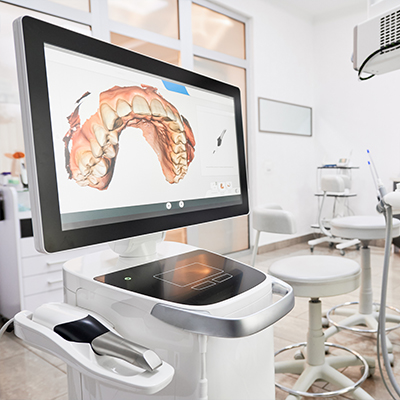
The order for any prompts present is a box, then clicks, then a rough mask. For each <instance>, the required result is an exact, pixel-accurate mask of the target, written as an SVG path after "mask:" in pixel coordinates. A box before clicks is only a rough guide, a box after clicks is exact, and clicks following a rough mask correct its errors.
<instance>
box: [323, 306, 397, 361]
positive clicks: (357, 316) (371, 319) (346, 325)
mask: <svg viewBox="0 0 400 400" xmlns="http://www.w3.org/2000/svg"><path fill="white" fill-rule="evenodd" d="M357 304H359V302H358V301H352V302H347V303H343V304H339V305H338V306H335V307H333V308H331V309H330V310H329V311H328V312H327V313H326V318H327V319H328V321H329V323H330V324H331V325H332V326H331V327H330V328H328V329H327V330H326V331H325V332H324V334H325V339H328V338H329V337H331V336H332V335H334V334H335V333H337V332H339V331H340V330H341V329H344V330H348V331H352V332H358V333H377V330H378V318H379V311H378V310H379V304H378V303H373V309H374V311H373V312H372V313H371V314H361V313H360V312H359V311H356V310H354V309H346V308H347V307H348V306H352V305H357ZM386 308H388V309H389V310H391V311H393V312H395V313H397V314H398V315H395V314H387V315H386V322H392V323H396V324H397V325H395V326H392V327H389V328H386V332H389V331H392V330H394V329H397V328H399V327H400V310H399V309H397V308H395V307H391V306H387V307H386ZM333 314H338V315H344V316H347V318H345V319H344V320H343V321H341V322H340V323H337V322H335V321H334V320H333V319H332V315H333ZM358 325H364V326H366V327H367V328H365V329H364V328H356V326H358ZM386 342H387V348H388V350H389V353H392V352H393V345H392V343H391V342H390V340H389V339H388V337H386Z"/></svg>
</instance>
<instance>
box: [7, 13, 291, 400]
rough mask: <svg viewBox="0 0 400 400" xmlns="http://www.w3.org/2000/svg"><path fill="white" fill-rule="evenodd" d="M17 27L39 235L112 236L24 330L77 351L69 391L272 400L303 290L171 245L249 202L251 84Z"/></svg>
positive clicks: (53, 241)
mask: <svg viewBox="0 0 400 400" xmlns="http://www.w3.org/2000/svg"><path fill="white" fill-rule="evenodd" d="M14 35H15V41H16V52H17V61H18V62H17V65H18V76H19V87H20V97H21V109H22V114H23V127H24V138H25V146H26V152H27V155H26V159H27V164H28V173H29V185H30V195H31V206H32V221H33V230H34V233H35V245H36V247H37V249H38V250H40V251H42V252H49V253H52V252H58V251H63V250H69V249H74V248H78V247H83V246H89V245H94V244H99V243H107V242H108V243H110V246H111V249H110V250H107V251H104V252H97V253H96V252H93V253H92V254H88V255H85V256H83V257H79V258H75V259H73V260H70V261H67V262H66V263H65V264H64V266H63V286H64V303H48V304H43V305H41V306H40V307H39V308H37V309H36V310H35V311H34V312H33V313H32V312H30V311H21V312H20V313H18V314H17V315H16V316H15V320H14V327H15V334H16V335H17V336H18V337H20V338H21V339H22V340H24V341H26V342H27V343H29V344H31V345H33V346H36V347H38V348H40V349H43V350H44V351H47V352H49V353H51V354H53V355H55V356H57V357H59V358H60V359H62V360H63V361H65V362H66V363H67V365H68V391H69V399H70V400H111V399H116V400H128V399H134V400H147V399H149V400H150V399H155V400H178V399H179V400H207V399H208V400H265V399H268V400H271V399H273V398H274V397H275V387H274V352H273V332H272V325H273V324H274V323H275V322H276V321H277V320H279V319H280V318H282V317H283V316H284V315H286V314H287V313H288V312H289V311H290V310H291V309H292V307H293V305H294V298H293V291H292V288H291V287H290V286H289V285H287V284H285V283H284V282H282V281H279V280H278V279H276V278H273V277H271V276H268V275H266V274H264V273H263V272H261V271H258V270H256V269H254V268H252V267H250V266H247V265H245V264H242V263H239V262H237V261H234V260H231V259H229V258H226V257H224V256H221V255H218V254H215V253H210V252H208V251H206V250H201V249H197V248H195V247H193V246H189V245H185V244H179V243H168V242H162V239H163V233H162V232H163V231H165V230H169V229H175V228H179V227H184V226H188V225H194V224H199V223H205V222H210V221H215V220H218V219H222V218H230V217H235V216H239V215H246V214H247V213H248V212H249V206H248V193H247V179H246V162H245V151H244V149H245V146H244V141H243V124H242V117H241V105H240V91H239V89H238V88H235V87H233V86H230V85H228V84H225V83H222V82H218V81H215V80H212V79H211V78H208V77H205V76H201V75H198V74H195V73H193V72H191V71H187V70H184V69H181V68H178V67H175V66H173V65H169V64H165V63H163V62H161V61H158V60H155V59H151V58H148V57H145V56H143V55H140V54H137V53H134V52H131V51H128V50H125V49H123V48H120V47H117V46H113V45H110V44H108V43H106V42H102V41H99V40H96V39H93V38H90V37H87V36H85V35H80V34H77V33H74V32H71V31H68V30H65V29H63V28H60V27H57V26H54V25H51V24H47V23H45V22H43V21H39V20H36V19H33V18H30V17H23V18H22V19H19V20H17V21H15V23H14ZM71 107H72V109H71ZM88 110H89V111H88ZM71 112H72V113H71ZM70 113H71V114H70ZM68 115H69V116H68ZM66 116H68V117H67V118H66ZM221 132H224V134H223V135H222V136H221ZM216 138H218V141H217V145H218V152H215V151H214V150H215V146H216ZM273 294H278V295H280V296H281V298H280V299H279V300H278V301H276V302H273V298H272V297H273Z"/></svg>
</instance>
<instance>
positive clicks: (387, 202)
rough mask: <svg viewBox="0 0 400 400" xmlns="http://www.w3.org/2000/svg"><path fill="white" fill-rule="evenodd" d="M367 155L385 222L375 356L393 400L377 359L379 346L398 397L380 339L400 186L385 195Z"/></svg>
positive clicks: (383, 330) (383, 332)
mask: <svg viewBox="0 0 400 400" xmlns="http://www.w3.org/2000/svg"><path fill="white" fill-rule="evenodd" d="M367 153H368V155H369V157H370V161H368V165H369V166H370V170H371V173H372V178H373V180H374V183H375V186H376V188H377V197H378V201H379V202H378V204H377V206H376V210H377V211H378V212H379V213H381V214H383V215H384V217H385V220H386V233H385V251H384V261H383V271H382V288H381V300H380V309H379V320H378V334H377V354H378V365H379V369H380V372H381V375H382V379H383V382H384V384H385V386H386V389H387V390H388V392H389V394H390V395H391V396H392V398H393V399H395V397H394V395H393V394H392V392H391V391H390V389H389V387H388V385H387V383H386V381H385V378H384V376H383V373H382V369H381V364H380V358H379V353H380V351H379V346H380V345H381V346H382V358H383V363H384V365H385V369H386V372H387V375H388V378H389V380H390V383H391V385H392V387H393V389H394V390H395V391H396V393H397V395H398V396H400V386H399V385H398V383H397V382H396V378H395V377H394V374H393V371H392V367H391V362H390V358H389V352H388V349H387V343H386V340H382V338H385V337H386V326H385V322H386V298H387V283H388V276H389V261H390V247H391V244H392V228H393V219H392V218H393V214H394V213H400V184H397V187H396V190H395V191H394V192H390V193H387V191H386V188H385V186H384V185H383V183H382V181H381V180H380V179H379V176H378V173H377V170H376V167H375V165H374V162H373V160H372V157H371V154H370V152H369V150H367Z"/></svg>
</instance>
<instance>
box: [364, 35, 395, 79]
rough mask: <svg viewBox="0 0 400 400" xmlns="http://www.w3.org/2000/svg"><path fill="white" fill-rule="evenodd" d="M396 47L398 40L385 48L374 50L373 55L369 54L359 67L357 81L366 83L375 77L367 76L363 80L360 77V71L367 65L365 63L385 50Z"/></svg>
mask: <svg viewBox="0 0 400 400" xmlns="http://www.w3.org/2000/svg"><path fill="white" fill-rule="evenodd" d="M397 46H400V40H397V41H396V42H393V43H390V44H387V45H386V46H382V47H381V48H379V49H378V50H375V51H374V52H373V53H371V54H370V55H369V56H368V57H367V58H366V59H365V60H364V61H363V63H362V64H361V67H360V69H359V70H358V79H360V81H366V80H368V79H371V78H373V77H374V76H375V74H371V75H368V76H367V77H365V78H363V77H362V76H361V73H362V70H363V69H364V68H365V66H366V65H367V63H368V62H369V61H370V60H371V59H372V58H374V57H375V56H376V55H377V54H380V53H382V52H383V51H385V50H389V49H391V48H393V47H397Z"/></svg>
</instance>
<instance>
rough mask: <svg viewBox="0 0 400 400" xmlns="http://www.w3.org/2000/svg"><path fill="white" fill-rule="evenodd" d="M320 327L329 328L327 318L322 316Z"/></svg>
mask: <svg viewBox="0 0 400 400" xmlns="http://www.w3.org/2000/svg"><path fill="white" fill-rule="evenodd" d="M322 327H323V328H329V319H328V318H326V317H322Z"/></svg>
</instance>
